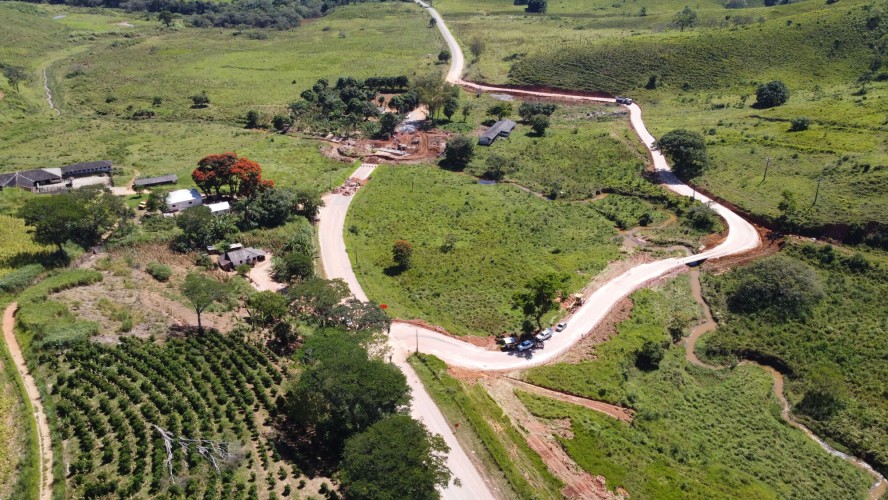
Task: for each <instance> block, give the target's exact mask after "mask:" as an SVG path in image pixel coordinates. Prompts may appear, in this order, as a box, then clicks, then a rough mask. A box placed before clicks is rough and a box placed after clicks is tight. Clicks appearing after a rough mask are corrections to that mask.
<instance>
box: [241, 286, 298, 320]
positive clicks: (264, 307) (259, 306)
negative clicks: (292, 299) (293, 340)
mask: <svg viewBox="0 0 888 500" xmlns="http://www.w3.org/2000/svg"><path fill="white" fill-rule="evenodd" d="M245 305H246V308H247V311H248V312H249V313H250V321H251V322H252V324H253V325H257V326H264V327H267V326H271V325H272V324H274V323H275V322H277V321H280V320H281V319H282V318H284V316H286V315H287V311H288V309H287V298H286V297H285V296H283V295H281V294H279V293H276V292H272V291H269V290H266V291H262V292H256V293H253V294H251V295H250V296H249V297H248V298H247V301H246V303H245Z"/></svg>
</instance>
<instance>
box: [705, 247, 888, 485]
mask: <svg viewBox="0 0 888 500" xmlns="http://www.w3.org/2000/svg"><path fill="white" fill-rule="evenodd" d="M828 248H829V247H827V246H825V245H814V244H798V243H797V244H793V245H791V246H789V248H788V251H786V252H784V254H786V255H789V256H790V257H792V258H793V259H795V260H798V261H801V262H804V263H806V264H807V265H809V266H812V267H813V268H814V269H816V271H817V274H818V275H819V281H820V282H821V283H822V286H823V288H824V293H825V298H824V299H823V300H822V301H820V303H819V304H817V305H816V306H814V307H813V309H812V311H811V312H810V313H809V314H808V315H807V316H805V317H802V318H797V319H789V320H785V321H780V320H774V319H768V318H766V317H764V316H763V315H761V314H752V313H746V314H742V313H736V312H732V311H731V310H729V309H728V308H727V306H726V302H725V298H726V295H727V294H728V293H729V292H730V291H731V290H732V287H733V286H734V285H735V284H736V278H735V275H736V273H728V274H725V275H721V276H708V277H707V279H706V280H705V282H704V285H705V286H704V290H705V293H706V297H707V300H708V301H709V302H710V303H711V304H712V306H713V312H714V314H716V315H717V316H716V317H718V318H720V321H721V324H720V327H719V329H718V330H717V331H716V332H715V333H713V334H711V335H710V336H709V337H707V338H704V341H705V343H704V344H702V345H701V346H700V347H698V349H697V350H698V352H701V353H704V354H706V353H708V354H709V355H715V356H717V357H718V359H720V360H724V359H732V358H734V357H736V356H738V355H741V354H742V353H751V354H749V355H760V356H764V357H766V358H770V359H773V360H775V361H776V362H778V363H780V364H782V365H784V366H786V367H787V369H788V370H789V371H790V372H791V373H792V376H790V377H788V378H787V383H786V388H787V394H788V397H789V400H790V402H792V403H793V404H794V405H796V406H797V411H796V414H798V415H799V416H800V417H801V419H802V420H803V421H804V422H805V423H806V424H807V425H809V426H810V427H811V428H812V429H813V430H814V431H815V432H817V433H818V434H820V435H822V436H824V437H828V438H830V439H831V441H833V442H837V443H839V445H841V446H844V447H846V448H847V449H849V450H851V451H852V452H853V453H854V454H856V455H858V456H866V457H868V460H870V463H871V464H873V465H874V466H876V467H878V468H879V469H880V470H881V471H883V472H886V471H888V434H886V432H888V431H886V429H885V427H884V426H882V425H878V424H876V425H873V424H872V423H871V422H882V421H885V419H886V418H888V401H886V398H885V387H886V384H888V367H886V365H885V363H884V359H883V358H884V356H883V353H884V349H883V346H884V345H885V342H886V339H888V337H886V333H885V332H886V331H888V323H886V321H888V319H886V315H885V301H884V300H883V298H884V296H885V293H886V292H888V285H886V283H888V278H886V274H888V273H886V264H888V259H886V257H885V255H884V253H879V252H871V253H866V254H857V255H859V256H860V258H862V259H863V261H862V262H865V263H867V264H861V263H860V262H861V261H860V260H858V258H857V257H855V254H852V253H851V252H848V251H845V250H840V249H836V250H834V251H833V252H830V251H828V250H823V249H828ZM860 266H866V267H863V268H862V267H860ZM830 367H831V368H832V369H833V370H835V371H836V373H837V375H836V377H835V380H834V382H833V387H835V392H836V397H837V398H838V399H839V403H840V404H839V408H838V409H837V411H836V412H835V414H833V415H826V416H817V415H815V416H812V415H806V414H805V405H804V404H803V403H802V402H803V400H804V397H805V395H807V394H808V393H809V392H811V391H812V390H813V389H817V388H818V387H820V386H822V385H824V382H822V381H819V379H818V378H817V375H816V374H817V373H818V371H819V370H822V369H824V368H830Z"/></svg>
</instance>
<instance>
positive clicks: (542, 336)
mask: <svg viewBox="0 0 888 500" xmlns="http://www.w3.org/2000/svg"><path fill="white" fill-rule="evenodd" d="M552 333H553V332H552V329H551V328H546V329H545V330H543V331H541V332H540V333H538V334H537V336H536V339H537V341H539V342H542V341H544V340H549V339H551V338H552Z"/></svg>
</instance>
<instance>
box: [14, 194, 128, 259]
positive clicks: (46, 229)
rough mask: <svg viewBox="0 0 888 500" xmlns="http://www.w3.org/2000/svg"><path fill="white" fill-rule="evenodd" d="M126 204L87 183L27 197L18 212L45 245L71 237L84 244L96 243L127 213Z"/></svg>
mask: <svg viewBox="0 0 888 500" xmlns="http://www.w3.org/2000/svg"><path fill="white" fill-rule="evenodd" d="M129 213H130V212H129V209H127V207H126V204H125V203H124V202H123V199H121V198H120V197H118V196H114V195H113V194H112V193H111V191H109V190H108V189H105V188H100V187H97V186H87V187H84V188H81V189H78V190H75V191H70V192H67V193H62V194H58V195H55V196H38V197H33V198H30V199H28V201H27V202H25V204H24V205H23V206H22V207H21V208H20V209H19V211H18V216H19V217H21V218H22V219H24V220H25V222H27V223H28V225H29V226H34V239H35V241H37V242H38V243H42V244H45V245H56V246H58V247H59V249H60V250H61V248H62V245H64V244H65V243H66V242H68V241H73V242H74V243H77V244H78V245H81V246H83V247H87V246H91V245H95V244H96V243H98V242H99V241H100V240H101V238H102V235H103V234H105V233H106V232H107V231H109V230H111V229H112V228H113V227H114V226H115V225H117V224H118V223H119V222H121V221H122V220H123V219H124V218H125V217H126V216H127V215H128V214H129Z"/></svg>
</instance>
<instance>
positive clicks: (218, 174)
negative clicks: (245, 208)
mask: <svg viewBox="0 0 888 500" xmlns="http://www.w3.org/2000/svg"><path fill="white" fill-rule="evenodd" d="M191 179H192V180H193V181H194V183H195V184H197V187H199V188H200V189H201V190H203V192H204V193H206V194H207V195H208V196H210V195H213V194H215V195H216V196H220V195H221V194H222V188H223V187H227V188H228V194H229V195H232V196H234V195H237V196H252V195H253V194H254V193H256V192H257V191H260V190H262V189H266V188H272V187H274V183H273V182H272V181H269V180H264V179H262V167H260V166H259V164H258V163H256V162H254V161H252V160H250V159H249V158H244V157H238V156H237V155H236V154H234V153H222V154H213V155H208V156H206V157H204V158H203V159H202V160H200V161H199V162H198V163H197V168H196V169H194V172H192V173H191Z"/></svg>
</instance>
